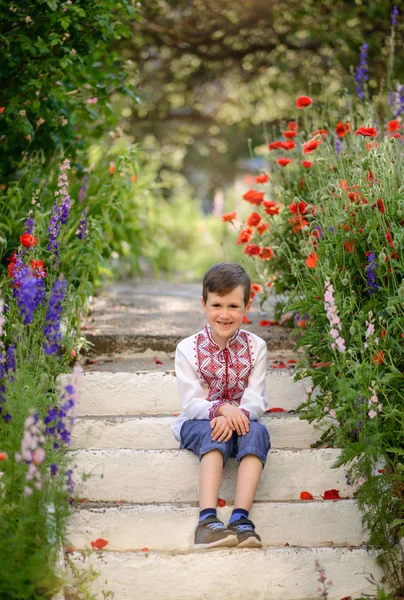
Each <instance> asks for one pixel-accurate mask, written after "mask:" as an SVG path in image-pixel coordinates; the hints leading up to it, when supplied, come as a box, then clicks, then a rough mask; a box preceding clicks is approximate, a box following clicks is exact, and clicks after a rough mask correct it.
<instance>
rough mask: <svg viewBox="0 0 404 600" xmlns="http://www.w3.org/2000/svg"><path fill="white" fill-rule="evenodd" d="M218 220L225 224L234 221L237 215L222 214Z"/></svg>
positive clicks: (231, 213)
mask: <svg viewBox="0 0 404 600" xmlns="http://www.w3.org/2000/svg"><path fill="white" fill-rule="evenodd" d="M220 218H221V219H222V221H223V222H224V223H226V222H227V221H234V219H237V213H236V212H229V213H224V214H223V215H222V216H221V217H220Z"/></svg>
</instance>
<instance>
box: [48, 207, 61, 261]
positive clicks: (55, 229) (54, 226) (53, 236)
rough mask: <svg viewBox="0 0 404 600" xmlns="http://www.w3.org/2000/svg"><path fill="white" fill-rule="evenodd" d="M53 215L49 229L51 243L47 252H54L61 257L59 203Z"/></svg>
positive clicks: (52, 211)
mask: <svg viewBox="0 0 404 600" xmlns="http://www.w3.org/2000/svg"><path fill="white" fill-rule="evenodd" d="M51 214H52V216H51V220H50V222H49V227H48V233H49V242H48V246H47V250H49V252H53V253H54V255H55V256H56V257H57V256H59V244H58V242H57V237H58V235H59V230H60V206H59V204H58V203H57V202H55V203H54V205H53V206H52V208H51Z"/></svg>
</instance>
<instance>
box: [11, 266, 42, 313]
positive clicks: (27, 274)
mask: <svg viewBox="0 0 404 600" xmlns="http://www.w3.org/2000/svg"><path fill="white" fill-rule="evenodd" d="M14 281H16V278H14ZM37 283H38V282H37V279H36V277H34V276H33V275H32V273H31V271H30V269H29V267H27V266H26V265H23V266H22V267H21V268H20V269H19V272H18V285H16V287H15V288H14V290H13V295H14V296H15V298H16V300H17V304H18V308H19V310H20V314H21V317H22V318H23V323H24V325H29V324H30V323H32V319H33V318H34V312H35V309H36V308H37V306H38V302H39V298H38V285H37Z"/></svg>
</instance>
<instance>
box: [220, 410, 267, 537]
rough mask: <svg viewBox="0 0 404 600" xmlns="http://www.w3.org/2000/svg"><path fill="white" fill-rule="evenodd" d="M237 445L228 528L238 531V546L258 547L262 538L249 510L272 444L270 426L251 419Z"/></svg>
mask: <svg viewBox="0 0 404 600" xmlns="http://www.w3.org/2000/svg"><path fill="white" fill-rule="evenodd" d="M237 447H238V451H237V455H236V458H237V460H238V462H239V468H238V474H237V487H236V497H235V500H234V510H233V513H232V515H231V517H230V521H229V529H232V530H233V531H235V532H236V533H237V537H238V542H239V543H238V546H239V547H240V546H241V547H246V548H247V547H256V548H257V547H260V546H262V542H261V538H260V537H259V535H258V534H256V533H255V526H254V523H253V522H252V521H250V520H249V519H248V513H249V511H250V509H251V506H252V504H253V502H254V498H255V494H256V492H257V488H258V484H259V480H260V478H261V473H262V469H263V466H264V464H265V461H266V457H267V454H268V452H269V449H270V447H271V443H270V439H269V434H268V431H267V429H266V428H265V427H264V426H263V425H261V423H257V422H256V421H252V422H251V423H250V431H249V432H248V433H247V434H246V435H241V436H238V440H237Z"/></svg>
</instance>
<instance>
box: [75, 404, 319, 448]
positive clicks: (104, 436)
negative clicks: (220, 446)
mask: <svg viewBox="0 0 404 600" xmlns="http://www.w3.org/2000/svg"><path fill="white" fill-rule="evenodd" d="M174 419H175V417H168V416H165V417H149V416H143V417H113V416H111V417H99V418H91V417H90V418H78V419H77V421H76V423H75V426H74V428H73V434H72V445H71V447H72V449H79V448H82V449H86V448H87V449H92V450H98V449H100V450H102V449H105V448H134V449H145V450H164V449H166V450H169V449H178V447H179V443H178V442H177V440H176V439H175V438H174V436H173V434H172V432H171V423H172V422H173V421H174ZM261 422H262V423H263V425H265V426H266V427H267V429H268V431H269V434H270V437H271V444H272V448H310V444H313V443H314V442H316V441H317V440H318V439H319V438H320V436H321V430H320V429H316V428H315V427H314V426H313V425H310V423H308V422H307V421H302V420H300V419H299V417H298V416H296V415H293V414H288V413H274V414H272V415H271V416H267V417H263V419H262V420H261Z"/></svg>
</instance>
